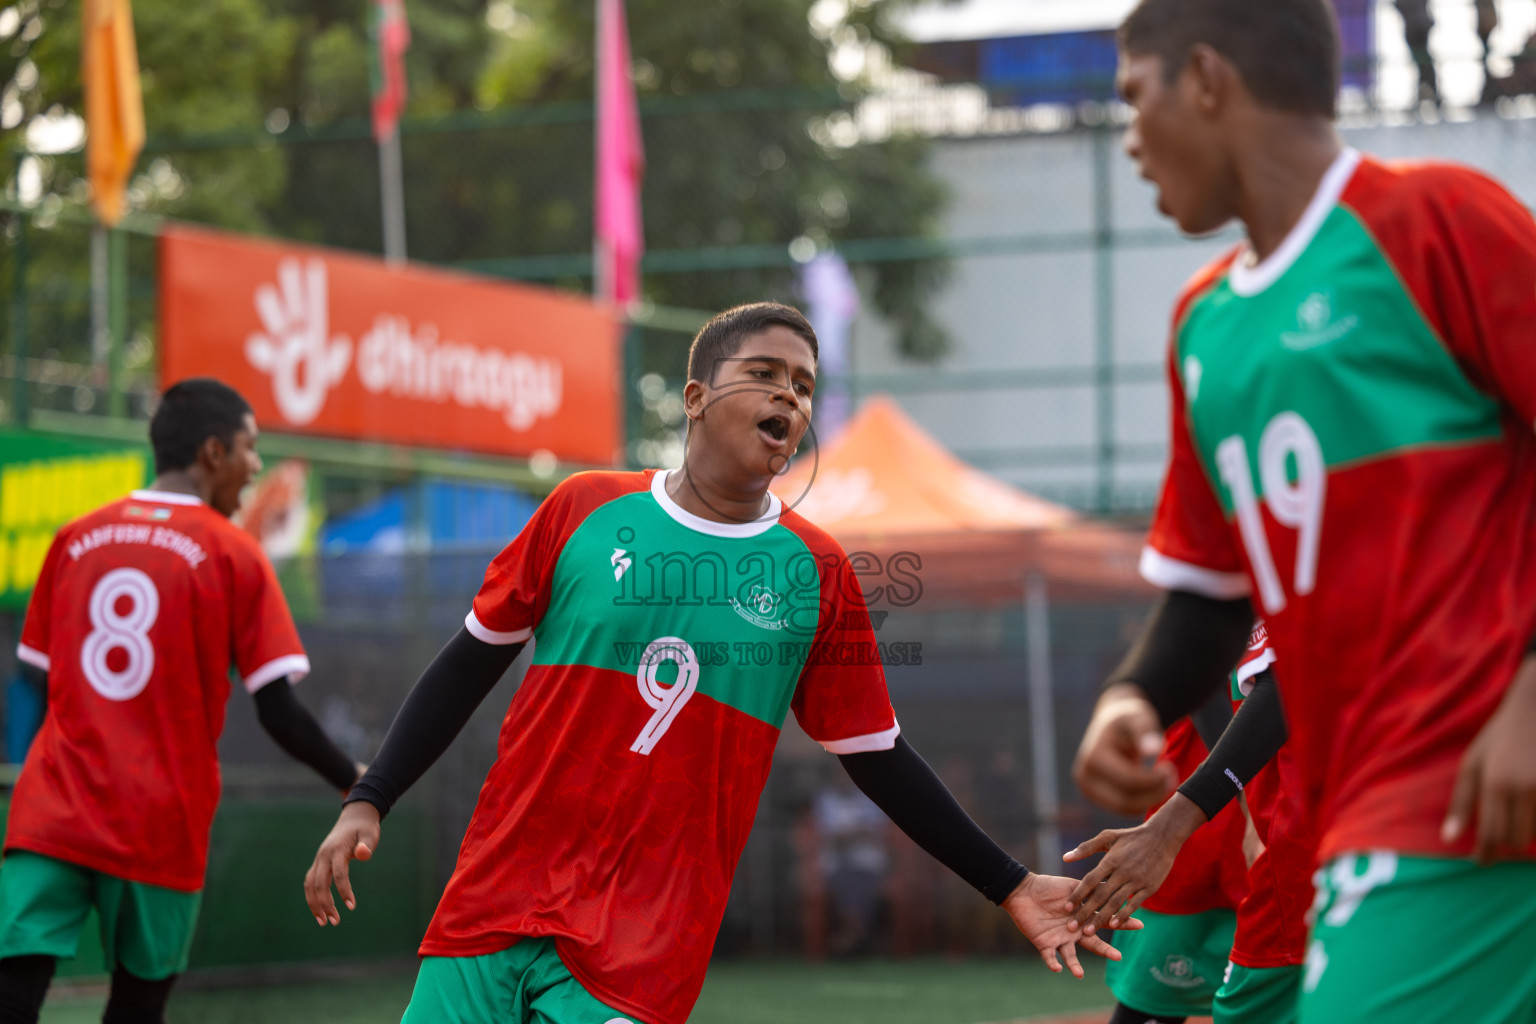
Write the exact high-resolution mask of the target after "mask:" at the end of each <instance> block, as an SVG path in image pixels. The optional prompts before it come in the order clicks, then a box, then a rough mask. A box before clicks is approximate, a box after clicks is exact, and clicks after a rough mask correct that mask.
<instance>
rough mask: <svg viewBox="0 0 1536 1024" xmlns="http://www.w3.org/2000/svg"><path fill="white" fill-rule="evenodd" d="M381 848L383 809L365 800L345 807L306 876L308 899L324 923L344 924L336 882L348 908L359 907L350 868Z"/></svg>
mask: <svg viewBox="0 0 1536 1024" xmlns="http://www.w3.org/2000/svg"><path fill="white" fill-rule="evenodd" d="M378 848H379V809H378V808H377V807H375V806H373V804H370V803H368V802H367V801H365V800H359V801H357V802H356V803H350V804H347V805H346V806H345V807H343V808H342V809H341V817H340V818H338V819H336V825H335V827H334V828H332V829H331V834H330V835H328V836H326V837H325V842H323V843H321V844H320V849H319V851H318V852H316V853H315V862H314V863H313V864H311V865H310V866H309V872H308V873H307V874H306V875H305V876H304V899H305V900H307V901H308V903H309V912H310V913H312V914H314V915H315V923H317V924H318V925H320V927H322V928H324V927H325V926H326V925H327V924H341V912H340V911H339V910H337V909H336V901H335V899H334V898H332V896H331V884H332V883H333V882H334V883H335V885H336V891H337V892H338V893H340V894H341V899H342V902H344V903H346V905H347V909H348V910H356V909H357V897H355V896H354V895H353V894H352V881H351V879H350V878H349V877H348V876H347V868H348V866H349V864H350V862H351V861H352V860H354V859H356V860H368V859H369V858H370V857H372V856H373V851H374V850H377V849H378Z"/></svg>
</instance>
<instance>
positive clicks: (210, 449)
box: [197, 434, 229, 470]
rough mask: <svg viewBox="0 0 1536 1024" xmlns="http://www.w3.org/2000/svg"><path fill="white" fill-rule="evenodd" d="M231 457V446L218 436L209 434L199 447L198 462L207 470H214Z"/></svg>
mask: <svg viewBox="0 0 1536 1024" xmlns="http://www.w3.org/2000/svg"><path fill="white" fill-rule="evenodd" d="M228 457H229V447H228V446H227V445H226V444H225V443H224V442H223V441H221V440H219V438H218V437H216V436H215V435H213V434H209V435H208V436H207V437H205V438H203V443H202V444H201V445H199V446H198V449H197V464H198V465H199V466H201V467H202V468H203V469H206V470H214V469H217V468H218V467H219V464H220V463H222V462H223V461H224V460H225V459H227V458H228Z"/></svg>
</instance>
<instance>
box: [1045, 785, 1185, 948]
mask: <svg viewBox="0 0 1536 1024" xmlns="http://www.w3.org/2000/svg"><path fill="white" fill-rule="evenodd" d="M1204 822H1205V814H1204V813H1203V812H1202V811H1201V810H1200V808H1198V807H1196V806H1195V804H1194V802H1193V801H1192V800H1190V799H1189V798H1188V797H1186V796H1184V795H1183V794H1182V793H1175V794H1174V795H1173V799H1171V800H1169V801H1168V802H1167V803H1166V804H1164V805H1163V806H1162V807H1159V808H1158V810H1157V813H1156V814H1154V815H1152V817H1150V818H1148V819H1147V820H1146V821H1145V822H1143V823H1142V824H1140V825H1137V826H1136V827H1135V828H1111V829H1105V830H1104V831H1103V832H1100V833H1099V834H1098V835H1096V836H1094V837H1093V838H1092V839H1090V840H1088V841H1087V842H1086V843H1083V844H1082V845H1081V846H1079V847H1077V849H1075V850H1068V851H1067V854H1066V856H1064V857H1062V860H1064V861H1067V862H1068V863H1072V862H1075V861H1080V860H1083V859H1085V858H1088V857H1092V856H1093V855H1094V854H1096V853H1102V854H1104V859H1103V860H1101V861H1099V863H1098V864H1097V865H1096V866H1095V867H1094V869H1093V870H1092V871H1090V872H1088V874H1086V875H1084V876H1083V880H1082V881H1081V882H1078V883H1076V886H1077V887H1076V888H1075V889H1073V890H1072V893H1071V895H1070V896H1068V897H1067V909H1068V910H1071V911H1072V912H1073V914H1072V919H1071V920H1070V921H1068V922H1067V927H1068V928H1069V929H1072V930H1076V929H1078V928H1081V929H1082V932H1083V934H1084V935H1092V934H1093V933H1094V932H1096V931H1098V930H1099V929H1101V928H1118V927H1123V922H1125V921H1126V920H1128V919H1129V918H1130V916H1131V915H1132V914H1134V913H1135V912H1136V910H1137V908H1139V907H1140V906H1141V904H1142V901H1144V900H1145V899H1146V898H1147V897H1149V896H1151V895H1152V894H1153V893H1155V892H1157V890H1158V888H1159V887H1160V886H1161V885H1162V884H1163V881H1164V880H1165V879H1166V878H1167V877H1168V872H1169V871H1170V870H1172V869H1173V860H1174V858H1175V857H1177V856H1178V854H1179V847H1181V846H1183V845H1184V841H1185V840H1186V839H1188V838H1189V837H1190V836H1191V835H1193V834H1194V831H1195V829H1197V828H1199V827H1200V826H1201V825H1202V824H1204Z"/></svg>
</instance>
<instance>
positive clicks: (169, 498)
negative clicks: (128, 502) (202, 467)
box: [128, 491, 203, 505]
mask: <svg viewBox="0 0 1536 1024" xmlns="http://www.w3.org/2000/svg"><path fill="white" fill-rule="evenodd" d="M128 497H130V498H134V499H136V500H138V501H153V502H157V503H159V504H161V505H201V504H202V503H203V499H202V498H199V497H197V496H196V495H194V494H173V493H172V492H170V491H131V492H129V494H128Z"/></svg>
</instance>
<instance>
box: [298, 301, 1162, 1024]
mask: <svg viewBox="0 0 1536 1024" xmlns="http://www.w3.org/2000/svg"><path fill="white" fill-rule="evenodd" d="M815 359H816V343H815V334H814V332H813V331H812V330H811V327H810V325H809V323H807V322H806V321H805V319H804V317H803V316H801V315H800V314H799V313H798V312H797V311H795V310H793V309H790V308H788V307H785V306H779V305H777V304H773V303H758V304H755V305H751V306H744V307H738V308H737V309H734V310H728V311H727V312H725V313H722V314H720V316H718V317H716V318H715V319H714V320H712V321H711V322H710V323H709V324H707V325H706V326H705V327H704V328H703V330H701V332H700V334H699V336H698V338H696V339H695V342H694V347H693V350H692V352H691V353H690V360H689V378H690V380H689V383H688V388H687V391H686V392H685V406H686V408H687V412H688V416H689V418H690V421H691V423H690V443H689V448H688V452H687V455H686V456H685V460H684V464H683V467H682V468H680V469H677V470H672V471H670V472H657V471H646V472H639V473H583V474H578V475H577V476H575V477H572V478H571V479H569V480H567V481H565V482H564V483H562V484H561V485H560V486H559V487H557V488H556V489H555V491H554V493H553V494H551V495H550V497H549V498H548V499H547V500H546V501H545V502H544V503H543V504H542V505H541V506H540V508H539V510H538V512H537V513H536V514H535V516H534V517H533V519H532V520H531V521H530V522H529V524H528V525H527V526H526V527H525V528H524V530H523V532H522V533H521V534H520V535H519V536H518V538H517V539H516V540H514V541H513V542H512V544H511V545H510V546H509V547H508V548H507V549H506V550H505V551H503V552H502V553H501V554H500V555H499V556H497V558H496V559H495V560H494V561H493V562H492V563H491V565H490V568H489V569H488V570H487V571H486V576H485V582H484V584H483V586H482V587H481V590H480V593H479V595H478V596H477V597H476V598H475V601H474V606H473V608H472V610H471V612H470V614H469V616H468V618H467V619H466V621H465V628H464V630H463V631H461V633H460V634H459V635H458V636H456V637H455V638H454V639H453V640H451V641H450V642H449V644H448V646H447V647H445V648H444V650H443V652H442V653H440V654H439V655H438V658H437V659H436V660H435V661H434V662H433V664H432V665H431V666H430V667H429V668H428V669H427V671H426V673H425V674H424V675H423V676H422V679H421V681H420V682H419V683H418V684H417V686H416V689H415V690H413V691H412V694H411V696H410V697H409V698H407V701H406V704H405V706H404V707H403V708H402V710H401V712H400V714H399V716H398V717H397V718H396V721H395V723H394V725H392V726H391V728H390V732H389V735H388V736H387V737H386V739H385V741H384V745H383V747H382V748H381V750H380V751H379V755H378V757H377V758H376V759H375V761H374V763H373V765H372V766H371V767H370V770H369V772H368V774H367V775H366V776H365V777H364V778H363V780H362V781H361V782H359V784H358V786H357V787H356V788H355V789H354V791H353V793H352V799H349V802H348V804H347V806H346V807H345V808H344V809H343V811H342V816H341V819H340V820H339V821H338V823H337V826H336V828H335V829H333V831H332V833H331V835H330V836H328V837H327V838H326V840H325V842H324V843H323V844H322V846H321V848H320V850H319V852H318V853H317V855H316V858H315V863H314V866H312V867H311V869H310V873H309V876H308V877H307V879H306V891H307V895H308V898H309V903H310V908H311V910H312V911H313V912H314V914H315V916H316V918H317V920H319V921H320V922H321V923H322V924H323V923H327V922H329V923H332V924H335V923H339V920H340V917H339V914H338V913H337V911H336V909H335V905H334V902H333V900H332V896H331V884H332V881H333V880H334V881H335V884H336V888H337V890H338V891H339V892H340V894H341V896H342V898H343V899H344V900H345V901H347V902H348V904H349V905H351V904H353V903H354V902H355V901H354V899H353V896H352V891H351V886H350V883H349V880H348V878H347V871H346V868H347V861H348V860H349V859H350V858H352V857H355V856H360V857H364V858H366V857H369V856H371V855H372V852H373V850H374V849H375V848H376V846H377V843H378V837H379V821H380V818H381V816H382V815H383V814H384V813H385V812H387V811H388V809H389V808H390V807H391V806H392V804H393V803H394V801H395V800H396V799H397V798H398V797H399V796H400V794H401V793H402V792H403V791H404V790H405V788H407V787H408V786H409V785H410V784H411V783H412V782H413V781H415V779H416V778H418V777H419V776H420V774H421V773H422V772H423V771H425V769H426V767H427V766H428V765H430V764H431V762H432V761H433V760H434V759H435V758H436V757H437V756H438V755H439V754H440V753H441V752H442V750H443V749H445V748H446V746H447V744H448V743H449V742H451V740H452V738H453V736H454V734H456V733H457V731H458V730H459V729H460V728H462V726H463V724H464V722H465V721H466V720H467V719H468V717H469V715H470V713H472V712H473V710H474V708H475V706H476V705H477V704H478V703H479V701H480V700H481V699H483V698H484V696H485V695H486V694H487V693H488V692H489V690H490V689H491V688H492V687H493V686H494V685H495V682H496V680H497V679H498V678H499V677H500V675H501V674H502V673H503V672H504V671H505V670H506V668H507V667H508V666H509V665H510V663H511V661H512V659H513V656H515V654H516V653H517V651H519V650H521V648H522V645H523V644H524V643H526V642H527V641H529V640H532V641H533V642H534V645H535V646H534V654H533V658H532V664H531V666H530V667H529V669H528V673H527V675H526V677H525V678H524V680H523V683H522V686H521V688H520V689H519V690H518V692H517V695H516V696H515V697H514V699H513V701H512V705H511V707H510V709H509V710H508V713H507V716H506V718H505V720H504V722H503V726H502V732H501V737H500V742H499V744H498V751H497V759H496V763H495V765H494V766H493V767H492V768H491V771H490V774H489V775H488V776H487V778H486V782H485V785H484V786H483V787H482V789H481V793H480V802H479V805H478V806H477V808H476V811H475V815H474V818H473V820H472V821H471V823H470V826H469V830H468V832H467V833H466V835H465V838H464V843H463V845H462V847H461V848H460V852H459V860H458V865H457V867H456V868H455V870H454V873H453V877H452V878H451V879H450V881H449V883H448V887H447V890H446V891H445V892H444V894H443V898H442V900H441V902H440V903H439V905H438V909H437V913H436V915H435V916H434V918H433V921H432V924H431V926H430V927H429V929H428V931H427V935H426V938H425V940H424V941H423V943H422V947H421V953H422V955H423V958H424V959H423V961H422V967H421V971H420V973H419V975H418V977H417V983H416V990H415V993H414V995H413V996H412V1000H411V1004H410V1006H409V1007H408V1009H407V1011H406V1016H405V1021H406V1022H407V1024H423V1022H437V1021H447V1020H453V1021H486V1022H490V1021H497V1022H501V1021H533V1020H538V1021H544V1022H553V1024H614V1022H615V1021H625V1020H629V1019H633V1020H636V1021H640V1022H643V1024H681V1022H682V1021H684V1020H686V1018H687V1016H688V1013H689V1011H690V1010H691V1009H692V1006H693V1003H694V1001H695V999H696V998H697V997H698V994H699V990H700V988H701V987H702V985H703V983H704V976H705V972H706V969H707V967H708V962H709V955H710V952H711V950H712V948H713V946H714V940H715V935H716V932H717V931H718V929H719V926H720V921H721V917H722V915H723V913H724V909H725V902H726V898H727V895H728V893H729V889H730V881H731V876H732V873H733V872H734V870H735V867H736V862H737V860H738V859H739V857H740V855H741V851H742V848H743V846H744V844H745V843H746V840H747V835H748V833H749V831H750V830H751V826H752V821H753V818H754V817H755V814H756V809H757V801H758V797H759V795H760V793H761V791H762V787H763V784H764V781H765V780H766V778H767V774H768V770H769V767H770V764H771V760H772V754H773V749H774V746H775V744H776V742H777V740H778V736H779V730H780V726H781V725H782V723H783V721H784V719H785V716H786V715H787V714H788V712H789V711H790V710H793V711H794V713H795V715H796V718H797V720H798V721H799V722H800V724H801V726H802V727H803V728H804V729H805V731H806V732H807V733H808V734H809V735H810V736H811V737H812V738H814V739H816V740H818V741H819V742H821V744H822V745H823V746H825V747H826V748H827V749H828V750H829V751H831V752H832V753H834V754H837V755H838V756H839V758H840V760H841V763H842V766H843V767H844V768H845V770H847V771H848V773H849V774H850V776H851V777H852V778H853V780H854V781H855V783H857V784H858V785H859V787H860V788H861V789H863V790H864V792H865V793H866V794H867V795H869V796H870V798H871V799H872V800H874V802H875V803H876V804H877V805H879V806H880V807H881V808H882V809H883V810H884V811H886V813H887V814H888V815H890V816H891V818H892V819H893V821H895V822H896V824H897V825H899V826H900V827H901V828H902V829H903V830H904V831H906V832H907V833H908V834H909V835H910V836H912V838H913V839H914V840H915V841H916V842H917V843H918V845H920V846H922V847H923V848H924V849H926V850H928V851H929V852H930V853H931V854H933V855H934V856H935V857H936V858H937V859H939V860H940V861H941V862H943V863H944V864H946V865H947V866H949V867H950V868H951V869H953V870H955V871H956V873H957V874H959V875H960V876H961V877H962V878H965V879H966V880H967V881H968V882H970V883H971V884H972V885H973V886H975V887H976V888H977V889H978V890H979V891H981V892H982V893H983V894H984V895H987V896H988V897H989V898H991V899H992V900H993V901H994V902H997V903H1000V904H1002V905H1003V907H1004V909H1005V910H1007V912H1008V913H1010V915H1011V916H1012V917H1013V919H1014V920H1015V922H1016V923H1017V924H1018V925H1019V927H1020V928H1021V930H1023V931H1024V932H1025V934H1026V935H1028V936H1029V937H1030V938H1031V940H1032V941H1033V942H1035V944H1036V946H1037V947H1038V948H1040V949H1041V950H1042V957H1043V958H1044V959H1045V960H1046V961H1047V963H1049V964H1051V965H1052V967H1053V969H1057V970H1059V969H1060V967H1059V965H1058V964H1057V963H1056V957H1057V955H1058V954H1059V955H1061V956H1063V957H1064V958H1065V959H1066V960H1067V963H1068V966H1069V967H1071V968H1072V969H1073V973H1074V974H1078V975H1079V976H1081V968H1080V967H1079V966H1078V964H1077V961H1076V956H1075V951H1074V950H1073V949H1072V948H1071V941H1070V940H1071V938H1072V937H1073V935H1072V934H1071V933H1069V932H1068V930H1067V925H1066V922H1067V919H1068V915H1067V913H1066V911H1065V907H1064V899H1065V895H1066V893H1067V892H1068V891H1070V889H1071V887H1072V885H1073V882H1072V881H1071V880H1070V879H1062V878H1050V877H1044V876H1040V875H1033V874H1029V873H1028V872H1027V871H1026V870H1025V869H1024V868H1023V867H1022V865H1019V864H1018V862H1016V861H1014V860H1013V858H1011V857H1010V856H1008V855H1007V854H1006V853H1005V852H1003V851H1002V850H1001V849H999V848H998V847H997V846H996V844H994V843H993V842H992V841H991V840H990V839H989V838H987V837H986V835H985V834H984V833H983V832H981V830H980V829H978V828H977V827H976V826H975V824H974V823H973V822H972V821H971V820H970V818H969V817H968V816H967V815H966V814H965V812H964V811H963V810H962V809H961V808H960V806H959V805H958V804H957V803H955V801H954V799H953V798H952V797H951V796H950V795H949V794H948V792H947V790H945V789H944V787H943V784H942V783H940V782H939V781H938V779H937V777H936V776H934V775H933V773H932V771H931V770H930V769H929V768H928V767H927V765H926V764H925V763H924V762H923V761H922V759H921V758H920V757H918V756H917V754H916V753H915V751H913V750H912V748H911V747H910V746H909V745H908V744H907V743H906V741H905V739H904V738H903V737H902V736H901V735H900V730H899V728H898V727H897V724H896V718H895V715H894V712H893V711H892V709H891V704H890V700H889V698H888V696H887V694H886V686H885V678H884V673H883V670H882V668H881V665H880V653H879V649H878V645H877V644H876V641H875V637H874V633H873V631H872V629H871V627H870V621H869V615H868V612H867V610H866V608H865V604H864V598H863V595H862V593H861V591H860V589H859V584H858V580H857V578H856V576H855V574H854V573H853V571H852V568H851V566H850V564H849V561H848V558H847V556H846V555H845V554H844V553H843V551H842V549H841V548H840V547H839V546H838V544H837V542H836V541H834V540H833V539H832V538H831V537H830V536H828V535H827V534H825V533H824V532H822V531H821V530H818V529H817V528H816V527H814V526H812V525H811V524H810V523H808V522H806V521H805V520H804V519H803V518H801V517H800V516H798V515H797V514H796V513H794V512H793V511H792V510H789V509H786V508H785V507H784V506H783V504H782V502H781V501H780V499H779V498H778V497H776V496H775V495H773V494H772V493H771V492H770V491H769V490H768V486H769V484H770V483H771V482H772V481H773V480H774V478H775V476H776V475H777V474H778V473H779V471H780V470H782V469H783V468H784V466H785V463H786V462H787V460H788V458H789V456H790V455H791V454H792V453H793V451H794V450H795V447H796V446H797V445H798V443H799V441H800V438H801V437H802V436H803V434H804V432H805V430H806V429H807V427H808V425H809V413H810V405H811V395H812V392H813V390H814V387H815ZM1138 926H1139V923H1136V924H1133V925H1131V927H1133V928H1134V927H1138ZM1084 945H1085V948H1089V949H1092V950H1093V951H1095V952H1099V953H1102V954H1104V955H1106V956H1111V957H1114V956H1115V954H1114V951H1113V949H1111V948H1110V947H1109V946H1108V945H1106V944H1105V943H1103V942H1096V941H1094V940H1093V938H1090V939H1087V940H1084Z"/></svg>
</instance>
